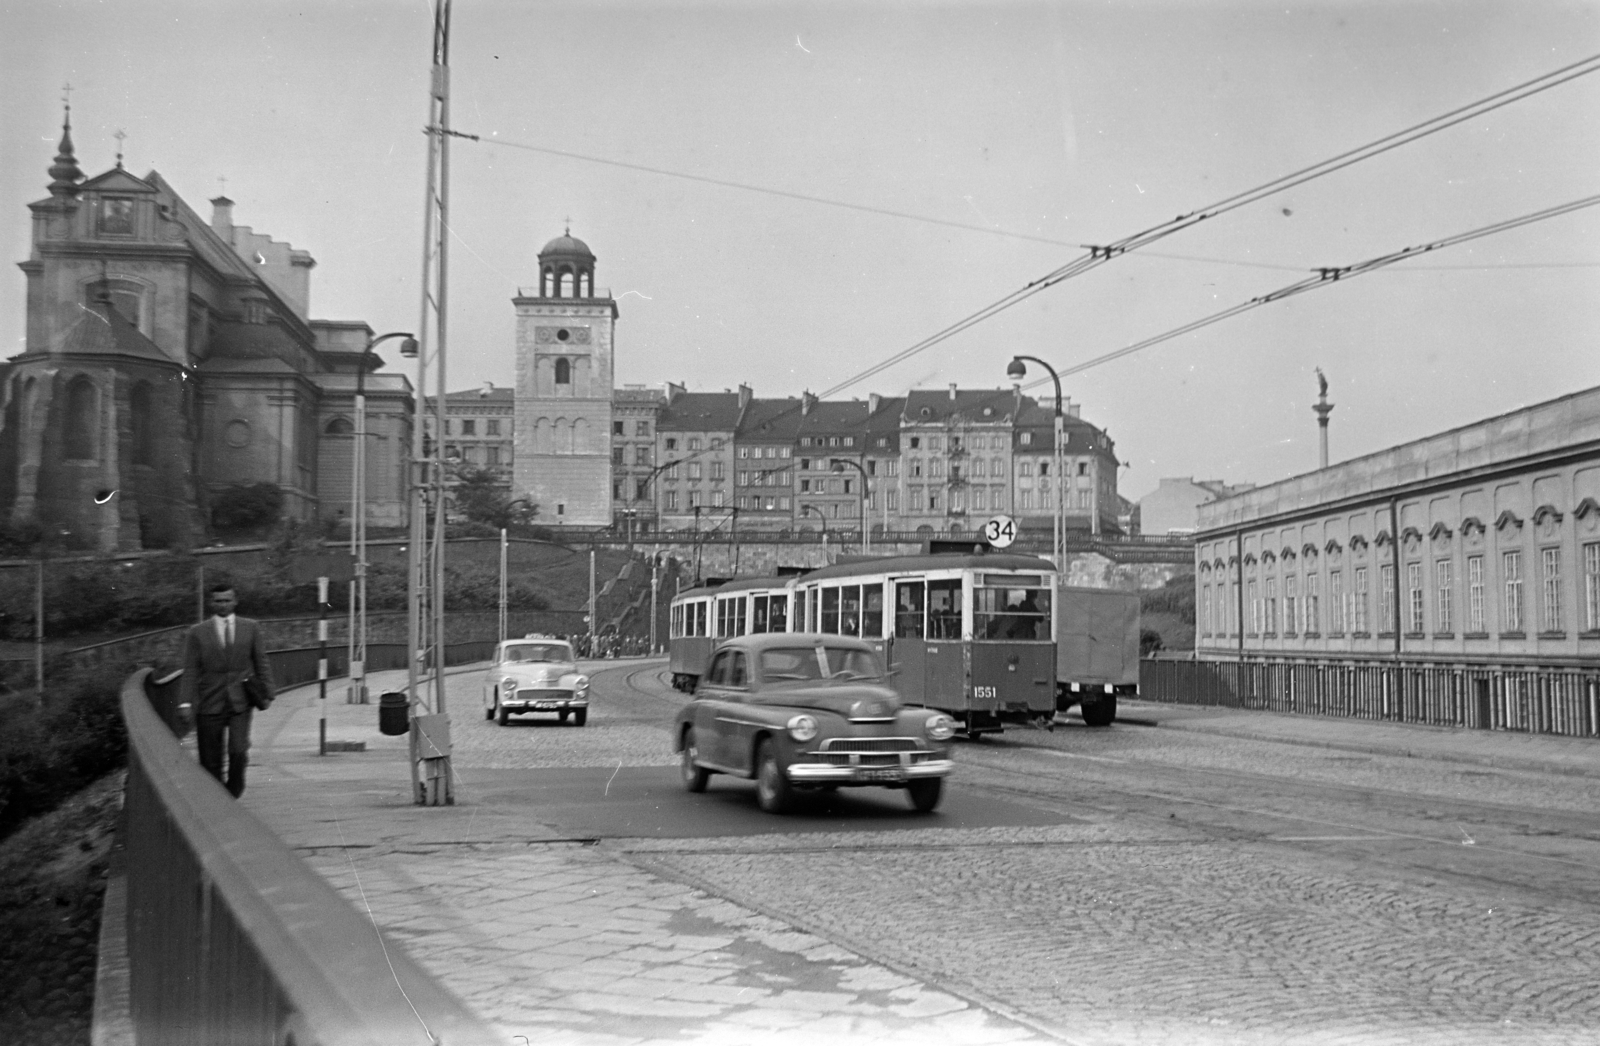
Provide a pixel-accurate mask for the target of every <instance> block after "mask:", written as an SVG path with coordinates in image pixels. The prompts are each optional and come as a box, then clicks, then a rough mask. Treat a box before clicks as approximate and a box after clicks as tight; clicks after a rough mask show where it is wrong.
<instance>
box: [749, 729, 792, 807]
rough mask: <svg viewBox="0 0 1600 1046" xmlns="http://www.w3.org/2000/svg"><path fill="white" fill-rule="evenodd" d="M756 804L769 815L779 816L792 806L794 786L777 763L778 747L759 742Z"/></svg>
mask: <svg viewBox="0 0 1600 1046" xmlns="http://www.w3.org/2000/svg"><path fill="white" fill-rule="evenodd" d="M756 802H757V803H758V804H759V805H760V807H761V809H763V810H765V811H766V812H767V813H769V814H781V813H785V812H787V811H788V809H789V807H790V806H792V805H794V786H793V785H791V784H790V783H789V775H788V774H786V773H784V772H783V764H782V763H780V762H778V747H777V746H776V745H774V744H773V743H772V742H771V741H763V742H761V747H760V749H758V750H757V751H756Z"/></svg>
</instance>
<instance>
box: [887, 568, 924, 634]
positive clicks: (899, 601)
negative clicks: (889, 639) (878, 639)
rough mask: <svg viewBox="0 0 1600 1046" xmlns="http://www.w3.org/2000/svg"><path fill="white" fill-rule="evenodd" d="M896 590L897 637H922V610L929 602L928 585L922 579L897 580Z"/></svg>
mask: <svg viewBox="0 0 1600 1046" xmlns="http://www.w3.org/2000/svg"><path fill="white" fill-rule="evenodd" d="M894 592H895V596H894V635H895V638H896V639H921V638H922V610H923V607H924V606H925V605H926V603H927V585H926V584H925V583H924V582H921V581H897V582H895V586H894Z"/></svg>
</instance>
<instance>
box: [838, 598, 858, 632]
mask: <svg viewBox="0 0 1600 1046" xmlns="http://www.w3.org/2000/svg"><path fill="white" fill-rule="evenodd" d="M839 634H840V635H845V636H859V635H860V634H861V586H860V585H846V586H844V587H843V588H841V589H840V590H839Z"/></svg>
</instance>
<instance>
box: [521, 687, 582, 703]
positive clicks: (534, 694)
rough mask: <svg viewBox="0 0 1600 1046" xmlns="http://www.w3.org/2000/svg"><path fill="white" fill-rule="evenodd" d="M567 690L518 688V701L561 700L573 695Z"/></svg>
mask: <svg viewBox="0 0 1600 1046" xmlns="http://www.w3.org/2000/svg"><path fill="white" fill-rule="evenodd" d="M571 696H572V695H571V693H569V692H568V691H566V690H518V691H517V696H516V700H518V701H559V700H560V699H562V698H564V697H571Z"/></svg>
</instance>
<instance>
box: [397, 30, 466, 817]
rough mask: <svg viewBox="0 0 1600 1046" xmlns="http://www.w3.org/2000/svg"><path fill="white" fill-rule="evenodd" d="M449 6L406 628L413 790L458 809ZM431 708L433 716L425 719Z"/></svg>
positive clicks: (439, 77)
mask: <svg viewBox="0 0 1600 1046" xmlns="http://www.w3.org/2000/svg"><path fill="white" fill-rule="evenodd" d="M450 2H451V0H435V5H434V13H433V68H432V78H431V80H430V84H429V92H428V125H427V128H426V130H427V133H428V172H427V195H426V199H425V204H424V213H423V243H422V281H421V285H422V306H421V318H420V322H418V324H417V343H418V351H417V386H416V392H415V395H416V410H415V414H414V416H413V417H414V422H413V425H412V433H411V439H412V464H411V541H410V544H409V545H408V552H409V561H408V567H409V571H408V574H409V576H408V589H409V591H408V599H407V608H408V613H407V627H408V632H409V636H408V638H409V641H410V657H409V658H408V671H407V679H406V689H407V698H408V700H409V705H410V710H411V715H412V719H411V727H412V729H411V731H410V745H411V782H412V786H413V792H414V794H415V799H416V802H417V803H418V804H419V805H424V804H425V805H429V806H439V805H449V804H453V803H454V802H455V795H454V790H453V781H452V770H451V764H450V720H449V717H448V715H446V713H445V694H444V669H445V664H444V661H445V650H444V530H445V506H444V470H443V467H442V466H443V454H444V418H445V386H444V382H445V331H446V323H445V316H446V288H447V278H446V277H447V268H446V261H447V256H448V244H449V194H450V145H449V142H450V137H449V136H450ZM430 326H431V327H432V328H433V331H434V336H435V339H436V343H437V347H436V348H435V349H434V352H433V356H434V360H435V375H436V378H437V381H436V385H435V387H436V389H437V394H436V396H435V401H434V410H433V422H434V425H433V435H434V439H433V446H432V447H431V448H426V449H429V450H431V453H425V452H424V451H425V447H424V439H423V431H424V428H425V427H426V417H427V408H426V400H427V367H428V356H429V354H428V351H427V348H428V346H427V340H428V333H429V328H430ZM430 495H431V496H432V508H433V515H434V526H433V534H432V541H431V543H430V541H429V534H428V519H427V512H428V508H429V496H430ZM419 667H420V668H426V669H428V670H429V671H431V673H432V674H431V681H432V683H433V690H432V701H431V703H425V702H424V701H423V699H422V697H421V695H420V694H419V693H418V670H419ZM425 706H426V707H427V708H428V710H429V712H430V713H431V714H423V715H419V714H417V713H418V709H419V708H422V707H425Z"/></svg>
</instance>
